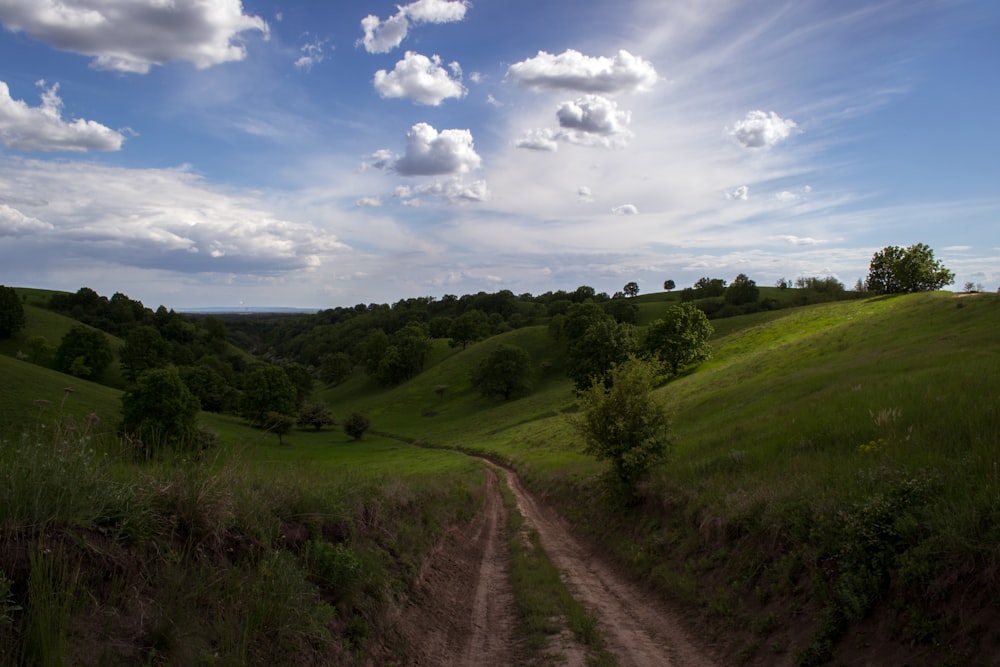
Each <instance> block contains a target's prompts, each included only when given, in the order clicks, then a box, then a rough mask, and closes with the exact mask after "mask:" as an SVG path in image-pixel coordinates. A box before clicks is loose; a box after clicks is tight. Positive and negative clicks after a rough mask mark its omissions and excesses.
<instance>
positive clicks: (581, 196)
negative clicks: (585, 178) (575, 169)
mask: <svg viewBox="0 0 1000 667" xmlns="http://www.w3.org/2000/svg"><path fill="white" fill-rule="evenodd" d="M576 199H577V201H579V202H581V203H583V204H589V203H591V202H593V201H594V193H593V192H592V191H591V189H590V188H588V187H587V186H586V185H581V186H580V187H578V188H577V189H576Z"/></svg>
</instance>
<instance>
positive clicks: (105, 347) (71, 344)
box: [56, 324, 113, 379]
mask: <svg viewBox="0 0 1000 667" xmlns="http://www.w3.org/2000/svg"><path fill="white" fill-rule="evenodd" d="M112 359H113V356H112V354H111V346H110V345H109V344H108V339H107V336H105V335H104V333H102V332H100V331H98V330H97V329H91V328H90V327H88V326H84V325H82V324H78V325H76V326H74V327H73V328H71V329H70V330H69V331H67V332H66V335H65V336H63V337H62V341H60V343H59V348H58V349H57V350H56V368H57V369H58V370H60V371H62V372H63V373H71V372H72V370H73V368H74V365H75V366H76V368H77V370H78V372H80V373H82V374H81V375H77V377H82V378H85V379H93V378H99V377H100V376H101V374H102V373H103V372H104V370H105V369H106V368H107V367H108V365H109V364H110V363H111V360H112Z"/></svg>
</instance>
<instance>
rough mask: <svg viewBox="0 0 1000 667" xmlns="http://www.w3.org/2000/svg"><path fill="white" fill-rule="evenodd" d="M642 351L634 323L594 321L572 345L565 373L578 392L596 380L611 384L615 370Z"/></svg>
mask: <svg viewBox="0 0 1000 667" xmlns="http://www.w3.org/2000/svg"><path fill="white" fill-rule="evenodd" d="M638 351H639V334H638V330H637V329H636V327H634V326H633V325H631V324H624V323H619V322H615V321H613V320H610V319H604V320H600V321H598V322H595V323H594V324H592V325H591V326H590V327H588V328H587V330H586V331H585V332H584V334H583V336H581V337H580V338H578V339H576V340H575V341H573V342H572V343H571V344H570V347H569V353H568V358H567V361H566V373H567V374H568V375H569V376H570V378H572V380H573V384H574V385H575V386H576V389H577V390H578V391H583V390H584V389H586V388H587V387H589V386H590V384H591V383H592V382H593V381H594V380H598V381H600V382H602V383H604V384H607V385H610V384H611V383H612V382H613V379H612V372H611V371H612V369H613V368H614V367H615V366H616V365H617V364H620V363H622V362H623V361H625V360H626V359H628V357H629V356H630V355H633V354H636V353H638Z"/></svg>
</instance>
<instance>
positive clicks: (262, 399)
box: [240, 366, 296, 426]
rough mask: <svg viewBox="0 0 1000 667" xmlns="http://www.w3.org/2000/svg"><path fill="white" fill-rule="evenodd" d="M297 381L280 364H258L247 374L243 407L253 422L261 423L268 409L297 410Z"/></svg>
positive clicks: (291, 412) (257, 424) (289, 411)
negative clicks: (294, 382) (294, 383)
mask: <svg viewBox="0 0 1000 667" xmlns="http://www.w3.org/2000/svg"><path fill="white" fill-rule="evenodd" d="M295 401H296V390H295V385H293V384H292V381H291V380H290V379H289V378H288V374H287V373H285V369H284V368H282V367H280V366H258V367H257V368H254V369H253V370H252V371H250V372H249V373H248V374H247V377H246V380H245V381H244V384H243V397H242V399H241V401H240V408H241V411H242V413H243V416H244V417H245V418H246V419H247V421H249V422H250V423H251V424H253V425H255V426H261V425H263V424H264V422H265V418H266V416H267V413H268V412H278V413H281V414H283V415H295V414H296V404H295Z"/></svg>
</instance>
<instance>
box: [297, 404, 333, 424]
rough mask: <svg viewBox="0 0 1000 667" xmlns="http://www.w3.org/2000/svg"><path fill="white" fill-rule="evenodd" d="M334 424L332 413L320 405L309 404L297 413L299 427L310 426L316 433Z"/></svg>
mask: <svg viewBox="0 0 1000 667" xmlns="http://www.w3.org/2000/svg"><path fill="white" fill-rule="evenodd" d="M335 423H336V419H334V417H333V413H332V412H330V411H329V410H327V408H326V406H325V405H323V404H322V403H310V404H309V405H306V406H304V407H303V408H302V409H301V410H300V411H299V426H312V427H313V428H314V429H316V430H317V431H318V430H320V429H322V428H323V427H324V426H330V425H331V424H335Z"/></svg>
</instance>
